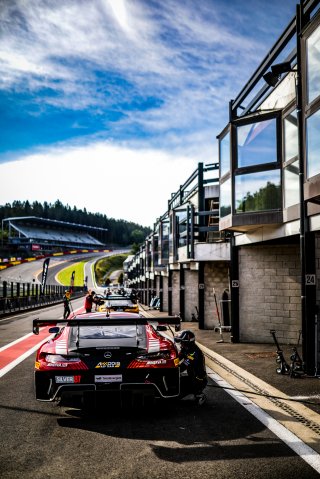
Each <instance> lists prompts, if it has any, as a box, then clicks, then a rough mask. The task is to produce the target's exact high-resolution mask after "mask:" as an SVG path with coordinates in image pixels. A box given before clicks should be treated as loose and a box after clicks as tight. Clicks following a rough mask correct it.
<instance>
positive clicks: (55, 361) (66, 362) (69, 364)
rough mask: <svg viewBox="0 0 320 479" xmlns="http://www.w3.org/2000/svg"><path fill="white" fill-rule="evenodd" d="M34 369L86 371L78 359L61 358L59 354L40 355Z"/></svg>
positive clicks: (83, 364)
mask: <svg viewBox="0 0 320 479" xmlns="http://www.w3.org/2000/svg"><path fill="white" fill-rule="evenodd" d="M35 367H36V369H46V370H52V369H88V367H87V366H86V364H85V363H84V362H83V361H82V360H81V358H78V357H70V356H63V355H61V354H46V353H42V354H40V356H39V358H38V360H37V361H36V364H35Z"/></svg>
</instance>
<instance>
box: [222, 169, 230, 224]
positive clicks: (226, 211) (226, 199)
mask: <svg viewBox="0 0 320 479" xmlns="http://www.w3.org/2000/svg"><path fill="white" fill-rule="evenodd" d="M230 214H231V178H229V179H228V180H226V181H224V182H223V183H221V185H220V218H223V217H224V216H228V215H230Z"/></svg>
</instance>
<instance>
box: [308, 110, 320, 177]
mask: <svg viewBox="0 0 320 479" xmlns="http://www.w3.org/2000/svg"><path fill="white" fill-rule="evenodd" d="M318 174H320V111H317V112H316V113H314V114H313V115H312V116H310V117H309V118H308V119H307V177H308V178H311V177H312V176H315V175H318Z"/></svg>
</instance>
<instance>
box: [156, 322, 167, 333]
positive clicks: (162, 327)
mask: <svg viewBox="0 0 320 479" xmlns="http://www.w3.org/2000/svg"><path fill="white" fill-rule="evenodd" d="M157 331H168V328H167V326H164V325H163V324H159V325H158V326H157Z"/></svg>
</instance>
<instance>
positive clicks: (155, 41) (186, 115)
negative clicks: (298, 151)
mask: <svg viewBox="0 0 320 479" xmlns="http://www.w3.org/2000/svg"><path fill="white" fill-rule="evenodd" d="M297 3H299V2H298V0H282V1H279V0H0V205H4V204H6V203H12V202H13V201H15V200H20V201H26V200H29V201H30V202H33V201H39V202H41V203H43V202H44V201H47V202H48V203H54V202H55V201H56V200H58V199H59V200H60V201H61V202H62V203H63V204H64V205H69V206H71V207H72V208H73V206H76V207H77V208H78V209H84V208H86V210H87V211H88V212H92V213H101V214H105V215H106V216H107V217H108V218H115V219H124V220H127V221H133V222H135V223H138V224H140V225H142V226H150V227H152V225H153V224H154V222H155V221H156V218H158V217H159V216H161V215H163V214H164V213H165V212H166V211H167V205H168V200H169V199H170V198H171V194H172V193H175V192H176V191H178V190H179V186H180V185H181V184H183V183H184V182H185V181H186V180H187V179H188V177H189V176H190V175H191V174H192V173H193V171H194V170H195V169H196V168H197V166H198V163H200V162H201V163H203V164H205V165H206V164H210V163H214V162H217V161H218V145H217V139H216V136H217V135H218V134H219V133H220V132H221V131H222V130H223V128H224V127H225V126H226V124H227V123H228V114H229V113H228V111H229V110H228V109H229V101H230V100H231V99H233V98H236V97H237V95H238V93H239V92H240V91H241V89H242V88H243V86H244V85H245V84H246V82H247V81H248V80H249V79H250V77H251V75H252V74H253V73H254V71H255V70H256V68H257V67H258V66H259V64H260V63H261V61H262V60H263V58H264V57H265V56H266V54H267V53H268V51H269V50H270V49H271V48H272V46H273V45H274V44H275V42H276V41H277V39H278V38H279V37H280V35H281V34H282V32H283V30H284V29H285V28H286V27H287V25H288V24H289V23H290V21H291V20H292V18H293V17H294V15H295V10H296V4H297Z"/></svg>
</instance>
